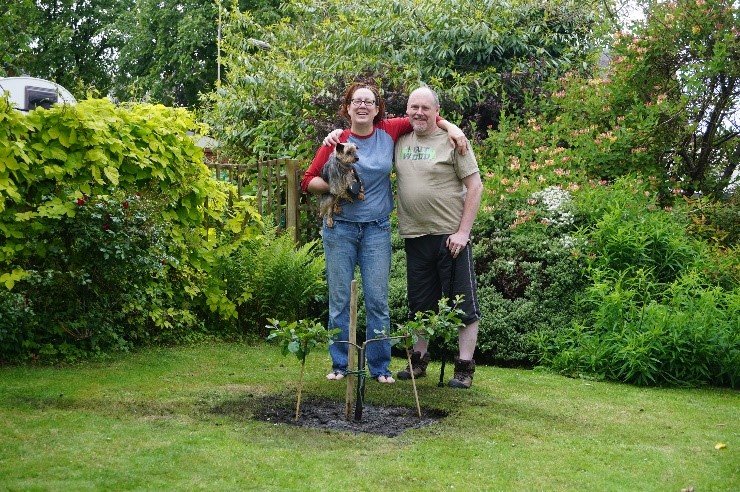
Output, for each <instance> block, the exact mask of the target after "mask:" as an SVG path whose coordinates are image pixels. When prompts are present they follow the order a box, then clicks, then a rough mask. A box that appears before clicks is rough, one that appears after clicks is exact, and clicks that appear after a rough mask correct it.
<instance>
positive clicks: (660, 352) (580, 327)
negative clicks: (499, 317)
mask: <svg viewBox="0 0 740 492" xmlns="http://www.w3.org/2000/svg"><path fill="white" fill-rule="evenodd" d="M646 185H647V182H644V181H641V180H636V179H629V178H622V179H619V180H617V182H616V183H615V184H614V186H594V187H593V188H590V189H584V190H583V192H582V193H581V194H579V195H577V197H576V203H577V204H578V207H579V210H580V213H579V215H580V216H582V217H589V220H588V221H587V222H589V223H590V224H591V225H590V226H585V227H583V229H582V230H581V234H582V243H581V244H582V249H583V253H584V254H585V255H586V256H587V257H588V258H589V267H588V270H587V274H588V277H589V279H590V286H589V287H588V288H587V289H586V290H585V291H584V292H583V295H582V296H579V304H580V306H581V308H582V315H581V317H580V319H578V320H574V322H573V323H572V324H571V325H570V326H566V327H564V329H562V330H561V331H559V332H558V333H555V334H554V336H547V335H544V334H538V335H537V336H536V337H534V338H533V341H534V342H535V343H536V344H537V346H538V350H539V351H540V353H541V356H542V359H541V361H542V363H543V364H544V365H546V366H550V367H552V368H554V369H556V370H558V371H560V372H563V373H566V374H574V375H575V374H587V375H590V376H593V377H598V378H605V379H611V380H617V381H624V382H629V383H635V384H642V385H653V384H667V385H682V386H684V385H685V386H689V385H691V386H693V385H700V384H713V385H726V386H732V387H737V385H738V381H740V379H739V377H740V371H739V370H738V367H740V366H739V365H738V361H739V360H740V359H739V358H740V330H738V328H740V325H739V324H738V319H740V317H739V316H738V300H739V297H738V295H739V294H740V288H738V285H739V284H740V282H738V280H739V279H740V277H739V276H738V275H737V272H738V271H740V270H738V267H740V260H738V257H737V255H732V254H730V255H726V256H720V255H722V250H718V249H712V248H710V247H708V246H707V245H706V244H705V243H703V242H701V241H698V240H697V239H696V238H694V237H692V236H690V235H689V233H688V232H687V231H688V230H689V220H688V218H687V214H686V213H685V211H684V212H683V213H682V211H681V210H680V209H678V208H675V209H672V210H670V211H666V210H664V209H661V208H659V207H658V206H657V205H656V200H657V194H656V193H654V192H653V193H651V192H650V191H649V187H648V186H646ZM718 257H719V258H721V260H718V259H717V258H718ZM719 270H724V273H720V272H719Z"/></svg>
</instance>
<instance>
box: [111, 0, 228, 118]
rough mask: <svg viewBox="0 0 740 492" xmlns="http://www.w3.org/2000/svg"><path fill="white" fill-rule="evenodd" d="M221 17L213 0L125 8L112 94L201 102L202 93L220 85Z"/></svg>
mask: <svg viewBox="0 0 740 492" xmlns="http://www.w3.org/2000/svg"><path fill="white" fill-rule="evenodd" d="M121 5H122V7H123V4H121ZM217 17H218V13H217V5H216V3H214V2H213V0H165V1H160V0H137V1H136V2H133V3H132V4H131V5H130V6H128V7H123V11H122V12H121V14H120V16H119V18H118V19H117V21H116V28H117V29H119V30H120V31H121V32H124V33H126V37H125V42H123V43H122V45H121V48H120V51H119V54H118V59H117V60H116V64H117V70H116V76H115V81H114V84H115V87H114V94H115V95H116V96H117V97H119V98H121V99H125V100H130V99H135V100H146V101H156V102H160V103H162V104H166V105H168V106H189V107H194V106H197V103H198V94H199V93H201V92H202V93H205V92H209V91H211V90H212V89H213V88H214V86H215V84H216V63H217V57H216V37H217V36H216V29H217V25H216V18H217Z"/></svg>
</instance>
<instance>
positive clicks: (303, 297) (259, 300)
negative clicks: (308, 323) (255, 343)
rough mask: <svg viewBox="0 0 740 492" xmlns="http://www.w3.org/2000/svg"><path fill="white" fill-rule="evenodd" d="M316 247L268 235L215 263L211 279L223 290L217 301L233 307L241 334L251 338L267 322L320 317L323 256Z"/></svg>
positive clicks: (311, 244)
mask: <svg viewBox="0 0 740 492" xmlns="http://www.w3.org/2000/svg"><path fill="white" fill-rule="evenodd" d="M317 245H318V243H317V242H316V241H313V242H310V243H306V244H304V245H302V246H296V245H295V243H293V240H292V238H291V236H290V234H283V235H279V236H278V235H276V234H275V233H274V232H272V231H268V232H266V234H265V235H263V236H260V237H256V238H250V239H248V240H245V241H243V242H241V244H239V245H238V246H236V247H235V248H233V249H232V250H231V251H229V252H228V255H225V256H223V257H222V258H221V259H220V260H219V262H218V266H217V267H216V268H215V269H214V271H213V274H214V277H215V278H220V279H221V280H222V282H223V286H224V289H223V291H218V292H219V295H218V296H217V299H219V300H220V301H221V302H231V303H233V306H234V309H235V311H234V315H235V316H237V317H238V318H237V322H238V325H239V326H240V327H241V331H242V332H245V333H249V332H252V333H253V334H257V333H256V332H254V330H256V329H257V327H260V326H264V324H265V321H267V318H268V317H269V318H272V317H279V318H280V319H287V320H291V321H294V320H297V319H302V318H306V317H307V316H313V315H317V314H322V313H323V309H325V295H326V281H325V279H324V257H323V255H322V254H321V251H320V249H319V248H318V247H317Z"/></svg>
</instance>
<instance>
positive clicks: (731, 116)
mask: <svg viewBox="0 0 740 492" xmlns="http://www.w3.org/2000/svg"><path fill="white" fill-rule="evenodd" d="M644 3H645V6H646V13H647V16H646V19H645V21H644V22H640V23H637V24H636V25H635V26H633V32H632V34H629V35H624V34H623V35H620V36H619V37H618V40H617V42H616V43H615V44H614V46H613V54H614V59H615V61H616V62H617V63H616V64H617V65H618V67H619V68H618V70H617V71H616V73H615V77H614V81H615V91H616V93H617V94H619V93H621V94H622V101H623V103H626V104H633V103H634V102H637V103H639V104H647V105H653V104H660V105H662V106H663V107H665V110H664V116H663V118H662V120H661V121H660V124H659V125H658V126H657V127H656V128H655V130H654V133H655V135H656V137H655V138H654V141H655V142H656V145H661V146H662V156H661V161H662V163H663V166H664V168H665V169H666V172H667V173H668V174H669V175H670V176H672V177H673V178H674V179H675V180H676V181H677V185H678V186H679V187H680V188H681V189H683V190H684V192H685V193H687V194H691V193H693V192H695V191H701V192H703V193H705V194H718V193H721V192H723V191H724V190H725V189H727V188H728V186H730V185H731V181H732V179H733V177H734V179H735V181H736V183H737V181H738V178H737V172H738V165H740V138H738V136H740V116H739V115H740V97H739V96H740V31H739V30H738V19H739V18H740V8H738V3H737V2H735V1H732V0H678V1H674V2H657V1H655V0H648V1H646V2H644Z"/></svg>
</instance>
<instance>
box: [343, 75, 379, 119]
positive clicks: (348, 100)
mask: <svg viewBox="0 0 740 492" xmlns="http://www.w3.org/2000/svg"><path fill="white" fill-rule="evenodd" d="M357 89H368V90H369V91H371V92H372V93H373V95H374V96H375V102H376V103H377V104H378V114H376V115H375V118H373V123H374V124H378V122H380V120H382V119H383V118H385V101H383V98H381V97H380V91H378V88H377V87H375V86H374V85H372V84H366V83H364V82H355V83H354V84H352V85H350V86H349V87H347V90H346V91H344V96H342V105H341V107H340V108H339V116H341V117H343V118H345V119H346V120H347V121H350V118H349V112H348V111H347V109H348V108H349V105H350V104H352V96H354V95H355V91H356V90H357Z"/></svg>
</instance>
